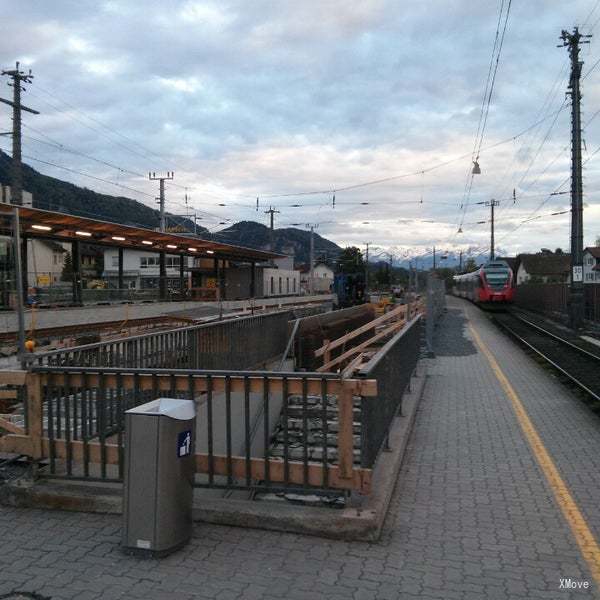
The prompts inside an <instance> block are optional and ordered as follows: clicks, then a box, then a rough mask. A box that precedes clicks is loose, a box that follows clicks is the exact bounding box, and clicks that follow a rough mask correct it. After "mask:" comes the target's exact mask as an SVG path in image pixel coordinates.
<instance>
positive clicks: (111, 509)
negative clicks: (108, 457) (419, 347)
mask: <svg viewBox="0 0 600 600" xmlns="http://www.w3.org/2000/svg"><path fill="white" fill-rule="evenodd" d="M426 378H427V376H426V366H425V365H424V364H423V363H420V364H419V367H418V372H417V373H416V376H414V377H413V378H412V380H411V391H410V392H407V393H405V395H404V398H403V403H402V406H403V414H402V416H399V417H396V418H395V419H394V423H393V425H392V427H391V430H390V436H389V438H390V450H386V451H383V452H382V453H381V454H380V456H379V459H378V461H377V467H376V469H375V471H374V473H373V486H372V489H373V492H372V494H371V495H370V496H369V497H368V498H367V499H366V500H365V501H364V502H363V504H362V506H359V507H356V508H354V507H349V508H344V509H323V508H316V507H307V506H299V505H292V504H287V503H283V502H282V503H281V504H279V503H273V502H266V501H265V502H260V501H256V502H249V501H247V500H236V499H231V498H218V499H208V498H203V499H202V504H201V505H194V508H193V520H194V521H195V522H200V523H211V524H216V525H228V526H234V527H250V528H255V529H267V530H271V531H283V532H287V533H298V534H304V535H315V536H319V537H325V538H332V539H342V540H349V541H350V540H353V541H354V540H357V541H370V542H372V541H377V540H378V539H379V537H380V535H381V531H382V528H383V524H384V521H385V518H386V515H387V512H388V509H389V505H390V502H391V499H392V495H393V492H394V488H395V487H396V484H397V482H398V476H399V473H400V467H401V465H402V461H403V459H404V454H405V451H406V447H407V445H408V440H409V437H410V434H411V431H412V427H413V425H414V422H415V418H416V414H417V408H418V405H419V401H420V399H421V397H422V395H423V390H424V388H425V382H426ZM0 504H1V505H4V506H11V507H18V508H38V509H54V510H67V511H76V512H91V513H104V514H115V515H117V514H122V500H121V489H120V486H119V485H118V484H112V485H111V484H109V485H107V484H94V483H91V482H90V483H78V482H77V483H76V482H65V481H61V480H51V479H50V480H48V479H46V480H39V481H36V482H32V481H31V480H27V479H22V480H18V481H15V482H13V483H10V484H5V485H0Z"/></svg>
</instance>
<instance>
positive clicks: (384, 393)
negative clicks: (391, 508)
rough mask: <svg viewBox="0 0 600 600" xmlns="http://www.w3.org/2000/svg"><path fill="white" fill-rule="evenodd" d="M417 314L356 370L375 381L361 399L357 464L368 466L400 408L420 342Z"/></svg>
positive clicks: (416, 359)
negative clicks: (368, 394)
mask: <svg viewBox="0 0 600 600" xmlns="http://www.w3.org/2000/svg"><path fill="white" fill-rule="evenodd" d="M421 330H422V328H421V316H420V315H417V316H416V317H414V318H413V319H412V320H411V321H409V323H408V324H407V325H406V326H405V327H404V328H403V329H401V330H400V331H399V332H398V333H397V334H396V335H395V336H394V337H393V338H392V339H391V340H389V341H388V342H387V343H386V344H385V346H383V348H381V349H380V350H379V351H378V352H377V353H376V354H375V355H374V356H373V358H372V359H371V360H370V361H369V362H368V363H367V364H366V365H365V366H364V367H363V368H362V369H361V370H360V371H359V372H358V375H359V377H364V378H365V379H374V380H376V381H377V395H376V396H374V397H366V396H364V397H363V398H362V402H361V466H362V467H363V468H372V467H373V465H374V464H375V461H376V460H377V456H378V455H379V452H380V450H381V448H382V446H384V444H387V437H388V434H389V429H390V426H391V424H392V421H393V420H394V417H395V416H396V415H397V414H400V413H401V412H402V397H403V395H404V392H405V391H406V390H407V388H408V387H409V386H410V380H411V377H412V375H413V373H414V371H415V369H416V367H417V362H418V360H419V354H420V345H421Z"/></svg>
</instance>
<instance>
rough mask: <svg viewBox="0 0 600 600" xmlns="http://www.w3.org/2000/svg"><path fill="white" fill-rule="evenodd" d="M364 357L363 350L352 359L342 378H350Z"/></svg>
mask: <svg viewBox="0 0 600 600" xmlns="http://www.w3.org/2000/svg"><path fill="white" fill-rule="evenodd" d="M363 357H364V354H363V353H362V352H361V353H360V354H359V355H358V356H357V357H356V358H355V359H353V360H352V361H350V364H349V365H348V366H347V367H346V368H345V369H344V370H343V371H342V379H348V378H349V377H350V376H351V375H352V374H353V373H354V371H356V370H357V369H358V367H359V366H360V364H361V362H362V360H363Z"/></svg>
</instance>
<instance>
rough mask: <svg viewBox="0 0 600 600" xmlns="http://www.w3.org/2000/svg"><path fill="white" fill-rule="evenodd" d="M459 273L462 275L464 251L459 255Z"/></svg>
mask: <svg viewBox="0 0 600 600" xmlns="http://www.w3.org/2000/svg"><path fill="white" fill-rule="evenodd" d="M458 272H459V273H462V250H461V251H460V252H459V254H458Z"/></svg>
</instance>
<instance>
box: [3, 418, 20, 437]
mask: <svg viewBox="0 0 600 600" xmlns="http://www.w3.org/2000/svg"><path fill="white" fill-rule="evenodd" d="M0 428H1V429H5V430H6V431H10V433H17V434H19V435H25V430H24V429H23V428H22V427H19V426H18V425H15V424H14V423H11V421H9V420H8V419H5V418H4V417H0Z"/></svg>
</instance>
